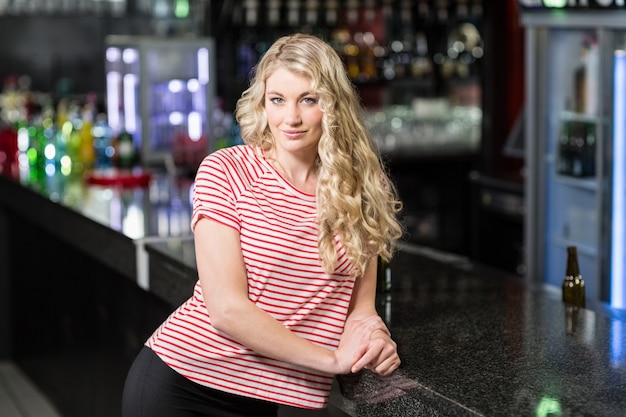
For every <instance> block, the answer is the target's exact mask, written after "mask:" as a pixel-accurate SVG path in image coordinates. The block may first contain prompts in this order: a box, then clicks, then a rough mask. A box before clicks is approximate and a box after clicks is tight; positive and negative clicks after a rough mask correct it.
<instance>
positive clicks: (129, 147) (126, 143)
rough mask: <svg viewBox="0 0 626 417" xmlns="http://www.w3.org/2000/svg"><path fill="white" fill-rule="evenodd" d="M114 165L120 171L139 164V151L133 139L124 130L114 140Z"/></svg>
mask: <svg viewBox="0 0 626 417" xmlns="http://www.w3.org/2000/svg"><path fill="white" fill-rule="evenodd" d="M113 148H114V149H115V152H114V154H113V164H114V166H115V167H117V168H120V169H131V168H132V167H133V166H134V165H135V164H136V162H137V150H136V148H135V143H134V142H133V137H132V135H131V134H130V133H128V132H127V131H126V130H122V131H121V132H120V133H119V134H118V135H117V136H116V137H115V139H114V140H113Z"/></svg>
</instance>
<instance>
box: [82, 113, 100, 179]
mask: <svg viewBox="0 0 626 417" xmlns="http://www.w3.org/2000/svg"><path fill="white" fill-rule="evenodd" d="M81 122H82V123H81V124H80V130H79V131H78V136H79V139H80V143H79V158H80V163H81V170H82V171H91V170H92V169H93V167H94V163H95V159H96V152H95V148H94V138H93V133H92V130H93V125H94V104H93V103H91V102H88V103H87V104H86V105H85V107H84V108H83V111H82V116H81Z"/></svg>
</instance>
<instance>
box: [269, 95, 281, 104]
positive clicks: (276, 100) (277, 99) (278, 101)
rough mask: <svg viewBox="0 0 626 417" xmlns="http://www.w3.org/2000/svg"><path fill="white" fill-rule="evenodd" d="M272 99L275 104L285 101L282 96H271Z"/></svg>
mask: <svg viewBox="0 0 626 417" xmlns="http://www.w3.org/2000/svg"><path fill="white" fill-rule="evenodd" d="M270 101H271V102H272V103H274V104H280V103H282V102H283V99H282V98H280V97H272V98H270Z"/></svg>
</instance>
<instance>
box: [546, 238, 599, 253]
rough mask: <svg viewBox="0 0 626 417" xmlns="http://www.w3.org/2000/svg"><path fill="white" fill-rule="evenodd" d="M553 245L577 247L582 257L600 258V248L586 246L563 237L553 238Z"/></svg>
mask: <svg viewBox="0 0 626 417" xmlns="http://www.w3.org/2000/svg"><path fill="white" fill-rule="evenodd" d="M552 243H553V244H554V245H555V246H558V247H562V248H567V247H568V246H576V248H577V250H578V253H579V254H581V255H587V256H591V257H595V256H598V248H597V247H595V246H591V245H585V244H582V243H580V242H577V241H573V240H570V239H564V238H562V237H553V238H552Z"/></svg>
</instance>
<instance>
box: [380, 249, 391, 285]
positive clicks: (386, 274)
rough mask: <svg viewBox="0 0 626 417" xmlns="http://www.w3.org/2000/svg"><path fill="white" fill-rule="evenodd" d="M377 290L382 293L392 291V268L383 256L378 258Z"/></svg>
mask: <svg viewBox="0 0 626 417" xmlns="http://www.w3.org/2000/svg"><path fill="white" fill-rule="evenodd" d="M376 289H377V291H379V292H382V293H387V292H389V291H391V266H390V265H389V262H387V261H385V260H384V259H383V258H382V257H381V256H379V257H378V271H377V274H376Z"/></svg>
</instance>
